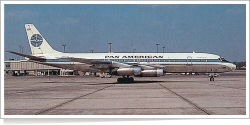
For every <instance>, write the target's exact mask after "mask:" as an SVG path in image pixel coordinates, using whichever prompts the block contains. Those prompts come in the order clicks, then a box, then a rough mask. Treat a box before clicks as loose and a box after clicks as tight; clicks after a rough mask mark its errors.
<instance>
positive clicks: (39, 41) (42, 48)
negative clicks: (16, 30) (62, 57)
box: [25, 24, 60, 55]
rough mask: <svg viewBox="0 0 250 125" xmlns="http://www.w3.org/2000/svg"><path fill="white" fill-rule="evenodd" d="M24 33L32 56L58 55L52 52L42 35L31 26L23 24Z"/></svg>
mask: <svg viewBox="0 0 250 125" xmlns="http://www.w3.org/2000/svg"><path fill="white" fill-rule="evenodd" d="M25 28H26V33H27V36H28V40H29V44H30V49H31V53H32V55H35V54H46V53H60V52H59V51H56V50H54V49H53V48H52V47H51V46H50V45H49V43H48V42H47V41H46V39H44V37H43V36H42V34H40V33H39V31H38V30H37V29H36V27H35V25H33V24H25Z"/></svg>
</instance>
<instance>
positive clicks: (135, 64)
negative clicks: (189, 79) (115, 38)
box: [7, 24, 236, 83]
mask: <svg viewBox="0 0 250 125" xmlns="http://www.w3.org/2000/svg"><path fill="white" fill-rule="evenodd" d="M25 29H26V33H27V36H28V42H29V45H30V48H31V53H32V54H31V55H28V54H23V53H18V52H14V51H7V52H10V53H13V54H16V55H19V56H24V57H26V58H28V59H29V60H30V61H33V62H37V63H40V64H44V65H49V66H54V67H59V68H64V69H71V70H77V71H92V72H97V71H103V72H106V73H110V74H111V75H118V76H122V77H120V78H118V79H117V83H132V82H134V78H133V76H140V77H157V76H162V75H164V74H165V73H210V74H212V75H210V81H214V76H215V75H214V74H215V73H223V72H230V71H232V70H235V69H236V65H234V64H232V63H230V62H229V61H227V60H226V59H225V58H223V57H222V56H219V55H215V54H209V53H196V52H192V53H113V52H109V53H65V52H59V51H57V50H55V49H53V48H52V47H51V45H50V44H49V43H48V42H47V40H46V39H45V38H44V37H43V36H42V34H41V33H40V32H39V31H38V30H37V29H36V27H35V25H34V24H25Z"/></svg>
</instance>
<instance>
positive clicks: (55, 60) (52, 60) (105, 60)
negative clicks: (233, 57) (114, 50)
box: [46, 59, 222, 62]
mask: <svg viewBox="0 0 250 125" xmlns="http://www.w3.org/2000/svg"><path fill="white" fill-rule="evenodd" d="M93 60H96V61H100V62H103V61H104V62H109V61H115V62H222V61H221V60H218V59H93ZM46 62H73V61H70V60H66V59H46Z"/></svg>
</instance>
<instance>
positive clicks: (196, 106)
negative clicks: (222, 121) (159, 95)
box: [158, 83, 210, 115]
mask: <svg viewBox="0 0 250 125" xmlns="http://www.w3.org/2000/svg"><path fill="white" fill-rule="evenodd" d="M158 84H159V85H160V86H162V87H163V88H165V89H166V90H168V91H170V92H171V93H173V94H175V95H176V96H178V97H180V98H181V99H183V100H185V101H186V102H188V103H189V104H191V105H192V106H194V107H195V108H196V109H198V110H201V111H203V112H204V113H206V114H207V115H210V113H209V112H208V111H206V110H205V109H203V108H201V107H200V106H198V105H197V104H195V103H193V102H191V101H190V100H188V99H187V98H185V97H183V96H181V95H180V94H178V93H176V92H174V91H173V90H171V89H170V88H168V87H166V86H164V85H162V84H160V83H158Z"/></svg>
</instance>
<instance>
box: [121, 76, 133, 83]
mask: <svg viewBox="0 0 250 125" xmlns="http://www.w3.org/2000/svg"><path fill="white" fill-rule="evenodd" d="M132 82H134V78H133V77H129V76H127V77H126V76H123V77H122V78H118V79H117V83H132Z"/></svg>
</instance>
